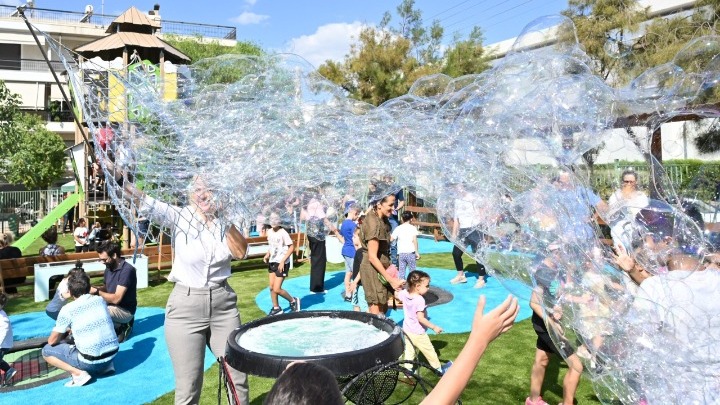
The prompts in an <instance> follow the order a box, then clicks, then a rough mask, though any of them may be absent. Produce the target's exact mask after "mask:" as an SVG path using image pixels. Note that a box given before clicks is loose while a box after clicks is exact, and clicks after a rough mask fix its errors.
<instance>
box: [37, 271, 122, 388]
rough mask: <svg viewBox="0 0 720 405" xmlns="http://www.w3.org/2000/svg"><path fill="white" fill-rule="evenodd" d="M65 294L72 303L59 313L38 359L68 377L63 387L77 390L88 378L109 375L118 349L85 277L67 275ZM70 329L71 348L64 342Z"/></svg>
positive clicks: (110, 325)
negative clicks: (67, 291) (69, 378)
mask: <svg viewBox="0 0 720 405" xmlns="http://www.w3.org/2000/svg"><path fill="white" fill-rule="evenodd" d="M68 290H70V295H71V296H72V297H73V298H74V301H73V302H70V303H68V304H67V305H65V306H64V307H62V309H60V314H58V319H57V321H56V323H55V327H54V328H53V330H52V333H51V334H50V337H49V338H48V343H47V344H46V345H45V346H44V347H43V349H42V355H43V358H44V359H45V361H47V362H48V364H50V365H52V366H55V367H57V368H59V369H61V370H65V371H67V372H69V373H70V374H71V375H72V379H71V380H70V381H68V382H67V383H66V384H65V386H66V387H79V386H82V385H85V384H87V382H88V381H90V379H92V375H101V374H105V373H110V372H113V371H114V370H115V368H114V366H113V358H115V355H116V354H117V352H118V349H119V347H120V346H119V344H118V339H117V336H116V335H115V330H114V329H113V323H112V319H110V312H108V309H107V305H105V301H104V300H103V299H102V298H101V297H97V296H94V295H90V278H89V277H88V276H87V274H85V273H84V272H83V273H80V272H78V273H72V274H70V277H68ZM70 329H72V334H73V338H74V340H75V342H74V344H69V343H66V342H64V339H65V337H66V336H67V334H68V330H70Z"/></svg>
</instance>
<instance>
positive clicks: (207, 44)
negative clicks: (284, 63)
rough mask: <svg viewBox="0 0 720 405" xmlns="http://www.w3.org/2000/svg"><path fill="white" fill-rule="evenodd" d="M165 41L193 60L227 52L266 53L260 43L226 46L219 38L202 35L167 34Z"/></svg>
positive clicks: (243, 42) (243, 53)
mask: <svg viewBox="0 0 720 405" xmlns="http://www.w3.org/2000/svg"><path fill="white" fill-rule="evenodd" d="M165 41H166V42H167V43H169V44H170V45H172V46H174V47H175V48H177V49H178V50H179V51H180V52H182V53H184V54H185V55H187V56H188V57H189V58H190V60H191V61H192V62H197V61H199V60H201V59H205V58H212V57H215V56H220V55H227V54H240V55H256V56H260V55H263V54H264V53H265V52H264V51H263V50H262V48H260V47H259V46H258V45H256V44H254V43H252V42H247V41H238V42H237V43H236V44H235V46H224V45H222V44H220V42H218V41H217V40H212V41H208V40H206V39H205V38H203V37H202V36H197V37H194V38H188V37H180V36H177V35H166V36H165Z"/></svg>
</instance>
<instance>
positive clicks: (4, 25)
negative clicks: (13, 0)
mask: <svg viewBox="0 0 720 405" xmlns="http://www.w3.org/2000/svg"><path fill="white" fill-rule="evenodd" d="M54 4H57V2H55V3H54ZM42 6H43V4H42V1H32V0H30V1H28V2H27V5H26V8H25V15H26V16H27V17H28V19H29V20H30V22H31V23H32V24H33V25H35V26H36V27H37V28H38V29H39V30H41V31H43V32H45V33H47V34H49V35H50V36H51V37H52V38H53V39H55V40H56V41H58V42H59V43H61V44H63V45H64V46H66V47H67V48H69V49H72V50H74V49H76V48H78V47H80V46H81V45H84V44H87V43H89V42H92V41H95V40H97V39H99V38H102V37H106V36H107V35H108V33H106V30H107V28H108V27H109V26H110V24H111V23H112V22H113V21H114V20H115V19H116V18H117V17H118V16H115V15H102V14H97V13H95V12H94V10H93V7H92V6H87V7H86V8H85V10H54V9H47V8H42ZM147 17H148V18H149V19H150V20H151V21H153V22H156V23H158V25H159V27H160V28H159V31H158V34H157V35H158V36H159V37H160V38H162V36H163V35H167V34H172V35H179V36H189V37H195V36H198V35H199V36H202V37H203V38H206V39H211V40H217V41H218V42H220V43H221V44H222V45H226V46H234V45H235V43H236V29H235V27H230V26H219V25H208V24H199V23H191V22H180V21H163V20H162V18H161V16H160V6H159V5H158V4H156V5H155V6H154V8H153V9H152V10H149V11H147ZM38 38H39V40H40V45H41V46H42V48H43V50H44V51H45V52H46V53H47V55H48V57H49V59H50V63H51V64H52V65H53V68H54V69H55V71H56V73H58V77H59V79H60V81H61V83H62V85H63V86H64V87H65V90H66V93H67V87H66V78H65V77H64V76H63V75H62V74H61V73H62V72H63V70H64V69H63V67H62V64H61V63H60V62H59V60H58V57H57V55H54V54H53V52H52V50H51V49H50V47H49V46H48V44H46V43H45V40H44V37H43V36H38ZM0 80H3V81H4V82H5V84H6V85H7V87H8V89H9V90H10V91H12V92H14V93H16V94H19V95H20V97H21V100H22V107H21V108H22V109H23V110H24V111H25V112H27V113H32V114H37V115H39V116H40V117H42V119H43V120H45V121H46V122H47V128H48V129H49V130H50V131H53V132H55V133H57V134H58V135H60V136H61V137H62V139H63V140H64V141H65V144H66V145H67V146H68V147H70V146H72V145H74V144H76V143H77V137H76V130H75V123H74V122H73V119H72V115H71V113H70V106H68V105H67V104H66V103H65V101H64V100H63V97H62V94H61V91H60V89H59V87H58V85H57V84H56V82H55V80H54V78H53V76H52V74H51V71H50V69H49V67H48V65H47V63H46V61H45V60H44V58H43V55H42V52H41V50H40V48H39V47H38V45H37V43H36V42H35V40H34V38H33V36H32V35H31V33H30V32H29V30H28V27H27V25H26V24H25V22H24V21H23V20H22V18H20V17H19V15H18V10H17V8H16V7H13V6H6V5H0Z"/></svg>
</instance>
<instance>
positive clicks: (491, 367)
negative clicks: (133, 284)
mask: <svg viewBox="0 0 720 405" xmlns="http://www.w3.org/2000/svg"><path fill="white" fill-rule="evenodd" d="M68 236H69V235H65V237H64V238H63V239H62V240H63V244H66V243H72V238H71V237H70V238H69V242H68ZM39 241H40V242H42V240H41V239H40V240H39ZM36 244H37V246H36ZM70 246H72V245H70ZM40 247H42V244H39V243H38V242H36V243H35V244H33V245H31V247H30V248H28V253H30V254H36V252H37V251H38V250H39V249H40ZM71 248H72V247H71ZM32 252H35V253H32ZM466 259H467V257H466ZM468 262H470V260H466V263H468ZM418 266H419V267H431V268H444V269H448V275H449V276H451V275H452V274H453V273H454V270H452V269H454V266H453V261H452V256H451V255H450V254H449V253H440V254H427V255H423V256H422V259H421V260H420V262H419V263H418ZM341 268H342V265H339V264H330V263H328V271H335V270H340V269H341ZM466 270H468V271H475V265H474V264H471V265H467V266H466ZM309 272H310V265H309V263H300V264H298V265H297V266H296V267H295V268H294V269H293V270H292V271H291V272H290V278H294V277H301V276H306V275H308V274H309ZM148 276H149V279H150V286H149V288H146V289H142V290H138V302H139V304H140V305H141V306H153V307H164V306H165V302H166V301H167V297H168V295H169V294H170V290H171V289H172V283H170V282H168V281H167V280H166V279H165V277H166V276H167V272H163V273H158V272H156V271H151V272H150V274H149V275H148ZM228 281H229V283H230V285H231V286H232V287H233V288H234V289H235V291H236V292H237V295H238V307H239V309H240V315H241V317H242V321H243V322H249V321H252V320H255V319H258V318H261V317H263V316H265V312H264V311H263V309H261V308H258V307H257V306H256V305H255V296H256V295H257V294H258V293H260V292H261V291H262V290H264V289H265V288H267V270H266V269H265V267H264V264H263V263H262V261H261V260H260V259H255V260H247V261H243V262H235V263H234V266H233V275H232V277H230V279H229V280H228ZM46 304H47V303H46V302H40V303H35V302H33V293H32V287H31V286H26V287H22V288H20V291H19V295H18V297H15V298H13V299H12V300H11V301H10V303H9V305H8V307H7V312H8V313H9V314H18V313H23V312H30V311H44V310H45V305H46ZM470 310H474V308H468V311H470ZM447 316H453V314H448V315H447ZM439 322H442V321H441V320H439ZM48 332H49V331H48ZM467 337H468V334H467V333H459V334H441V335H432V337H431V339H432V341H433V345H434V346H435V348H436V349H437V351H438V353H439V355H440V359H441V360H443V361H446V360H453V359H454V358H455V356H457V354H458V353H459V352H460V350H461V349H462V347H463V344H464V343H465V340H466V339H467ZM535 339H536V335H535V332H534V331H533V328H532V325H531V323H530V320H525V321H522V322H519V323H518V324H516V325H515V326H514V327H513V328H512V329H511V330H510V331H509V332H508V333H506V334H505V335H503V336H501V337H500V338H499V339H498V340H497V341H496V342H494V343H493V344H492V345H491V346H490V347H489V348H488V350H487V351H486V353H485V355H484V357H483V359H482V361H481V362H480V365H479V366H478V368H477V369H476V370H475V373H474V374H473V377H472V379H471V380H470V383H469V384H468V386H467V388H466V390H465V391H464V392H463V394H462V397H461V400H462V402H463V403H464V404H520V403H523V402H524V401H525V397H527V395H528V390H529V382H530V367H531V366H532V362H533V359H534V356H535ZM566 370H567V367H566V366H565V365H564V363H560V362H558V361H557V360H556V359H555V360H553V361H551V365H550V367H549V368H548V372H547V376H546V378H545V385H544V387H543V389H544V392H543V399H545V400H546V401H547V402H549V403H551V404H552V403H559V402H561V401H562V386H561V384H562V377H563V376H564V374H565V371H566ZM272 383H273V380H272V379H268V378H260V377H254V376H250V397H251V401H252V404H262V401H263V399H264V398H265V395H266V393H267V392H268V391H269V390H270V388H271V386H272ZM217 389H218V367H217V366H216V365H215V366H213V367H211V368H210V369H209V370H208V371H207V372H206V373H205V382H204V384H203V391H202V397H201V402H202V403H216V402H217ZM576 398H577V403H580V404H588V403H590V404H592V403H599V401H598V400H597V398H596V397H595V394H594V393H593V391H592V387H591V385H590V383H589V382H588V381H587V380H586V379H583V380H582V382H581V384H580V387H579V388H578V392H577V395H576ZM153 403H154V404H172V403H173V393H172V392H170V393H168V394H166V395H163V396H162V397H160V398H158V399H157V400H155V401H154V402H153Z"/></svg>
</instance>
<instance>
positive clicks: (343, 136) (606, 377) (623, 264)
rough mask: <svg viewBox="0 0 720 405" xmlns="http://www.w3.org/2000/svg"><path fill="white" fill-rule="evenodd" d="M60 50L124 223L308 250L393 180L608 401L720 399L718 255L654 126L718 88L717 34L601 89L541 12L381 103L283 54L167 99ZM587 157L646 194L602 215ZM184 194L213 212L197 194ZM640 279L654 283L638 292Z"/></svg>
mask: <svg viewBox="0 0 720 405" xmlns="http://www.w3.org/2000/svg"><path fill="white" fill-rule="evenodd" d="M48 42H49V43H51V46H54V47H55V48H56V49H55V50H56V51H57V52H59V53H63V52H65V51H64V50H63V49H62V48H61V47H58V46H57V45H54V44H53V43H52V41H51V40H50V39H48ZM607 47H611V46H610V45H608V46H607ZM611 50H612V51H613V52H615V53H616V54H617V55H618V57H622V56H624V52H625V51H624V50H622V49H620V47H619V45H618V48H617V49H616V50H613V49H611ZM65 55H66V58H65V61H64V63H65V64H66V68H67V70H68V72H69V76H68V77H69V78H70V83H71V85H72V88H73V93H74V96H75V98H76V99H77V100H78V101H79V104H80V106H81V107H82V110H83V115H84V117H83V119H84V121H86V122H87V124H88V128H89V130H90V133H91V134H92V136H93V139H94V141H95V142H94V145H95V154H96V155H97V157H98V160H99V162H100V163H101V165H102V167H103V170H104V171H105V174H106V177H107V179H108V186H109V188H110V190H111V191H112V197H113V202H114V204H116V205H117V206H118V207H119V210H120V212H121V215H122V216H123V219H124V220H125V222H126V223H127V224H128V226H129V227H130V228H131V229H133V230H134V231H136V230H137V220H136V218H137V215H138V213H143V214H144V215H145V216H147V217H148V218H150V219H151V220H153V221H154V222H159V223H162V221H160V220H159V219H160V218H162V217H163V212H162V210H161V209H160V208H159V207H160V205H158V206H154V205H152V204H147V201H146V203H145V204H143V203H141V202H139V201H138V200H137V198H134V197H135V194H133V189H135V190H142V192H143V193H144V194H145V195H146V196H148V197H151V198H153V199H155V200H158V201H162V202H165V203H169V204H173V205H177V206H185V205H190V206H191V207H196V208H197V207H199V206H201V205H202V204H205V205H206V206H211V207H212V212H213V213H214V214H215V215H216V217H217V218H218V219H219V220H220V221H221V222H223V223H224V224H234V225H236V226H237V227H239V228H247V226H248V224H249V223H250V222H251V221H256V222H257V223H261V222H265V221H266V220H267V221H270V218H272V221H278V220H279V221H280V222H281V223H283V224H285V225H287V226H289V227H291V228H293V229H294V230H296V231H304V232H307V233H308V234H309V235H310V236H315V237H318V238H322V237H323V236H324V235H325V234H326V233H327V232H328V231H329V229H330V228H332V227H334V226H336V224H337V223H338V220H339V219H340V218H341V217H342V216H343V213H344V210H345V208H346V207H347V206H348V204H352V203H356V204H360V205H363V206H367V204H368V203H371V202H372V201H374V200H377V198H378V197H381V196H383V195H387V194H389V193H396V192H397V191H398V190H399V189H400V188H401V187H402V188H406V189H409V190H412V191H413V192H414V193H415V194H416V195H417V196H418V197H420V198H423V199H424V200H425V201H427V202H434V203H435V206H436V208H437V218H438V221H439V222H440V223H441V224H442V227H443V229H444V232H445V234H446V236H447V237H448V238H449V239H450V240H451V241H452V242H453V243H455V244H456V245H457V246H459V247H461V248H462V249H463V250H465V251H466V252H467V253H468V254H470V255H472V256H473V257H474V258H475V259H477V260H478V261H480V262H482V263H483V264H484V265H485V266H486V267H487V268H488V271H489V273H490V274H491V275H492V276H494V277H497V278H498V279H499V280H500V281H501V282H504V281H505V280H514V281H521V282H522V283H520V284H521V285H523V287H522V288H518V287H513V286H516V285H519V283H507V286H508V288H510V289H511V291H512V292H513V293H515V294H517V295H521V296H524V297H525V298H531V297H532V298H533V301H534V302H537V303H538V304H539V307H540V308H541V309H542V311H543V313H544V314H545V318H544V319H545V324H546V327H547V329H548V331H549V333H550V335H551V337H552V338H553V341H554V342H556V344H557V345H558V346H560V347H563V348H565V349H567V350H565V355H566V356H567V357H568V360H569V361H570V363H571V364H572V365H573V366H577V364H580V363H581V364H582V365H583V367H584V369H585V370H586V371H587V375H588V376H589V378H591V379H592V381H593V383H594V386H595V388H596V392H597V393H598V397H599V398H600V399H601V400H602V401H603V402H607V403H610V402H613V401H617V400H619V401H620V402H622V403H640V402H641V401H643V400H646V401H648V402H649V403H663V402H680V401H681V400H682V401H685V400H687V399H688V398H691V399H692V400H697V401H699V402H704V403H712V402H717V401H720V398H718V395H719V394H718V393H719V392H720V386H719V385H720V384H719V382H720V377H719V376H718V371H717V370H720V367H719V366H720V364H718V363H719V362H720V360H718V359H720V347H719V346H720V310H718V309H717V308H715V306H716V305H717V304H716V303H717V299H715V298H714V297H716V293H714V294H715V295H714V296H713V295H712V294H713V292H712V291H716V290H712V289H711V287H714V286H716V285H717V287H718V288H720V281H718V275H717V274H718V273H717V271H716V270H704V271H700V270H703V269H704V268H705V267H706V264H705V263H704V261H705V260H706V259H707V258H708V257H713V256H712V254H713V251H712V249H713V248H712V246H711V245H710V244H709V243H708V242H709V241H708V239H707V237H706V236H707V235H706V233H704V232H703V229H702V224H701V223H700V222H699V221H698V219H697V217H694V216H693V215H692V214H691V213H690V212H689V211H687V210H686V209H684V208H683V205H682V201H683V200H682V198H681V197H688V196H680V195H678V193H677V191H676V188H677V187H676V186H677V184H676V182H675V183H674V182H673V181H672V178H671V175H670V174H668V173H667V172H666V170H665V167H664V166H663V165H662V163H660V162H659V161H658V160H656V159H655V158H654V157H653V154H652V153H651V152H654V151H653V150H652V147H653V145H654V144H653V142H652V139H653V136H654V135H653V134H654V133H656V132H657V130H659V129H660V128H662V125H663V124H665V125H671V124H670V123H669V122H670V121H672V120H673V119H675V118H678V117H682V116H684V115H686V114H688V111H689V109H690V108H692V106H693V105H695V104H701V103H702V102H703V100H704V99H706V98H707V97H708V95H710V94H712V93H713V92H715V91H716V89H717V86H716V84H717V82H718V79H719V78H720V63H719V62H718V60H720V59H718V58H720V56H719V55H720V38H718V37H702V38H698V39H697V40H695V41H693V42H691V43H689V44H688V45H687V46H686V47H685V48H684V49H683V50H681V51H680V52H679V53H678V54H677V56H676V57H675V58H674V59H673V60H672V61H671V62H668V63H666V64H664V65H661V66H657V67H654V68H651V69H648V70H647V71H645V72H643V73H641V74H639V75H638V76H637V77H636V78H635V79H634V80H631V81H630V83H629V84H628V85H627V86H625V87H622V88H614V87H611V86H609V85H608V84H607V83H606V82H604V81H603V80H601V79H600V78H598V77H597V76H596V75H594V74H593V69H592V66H593V62H592V60H591V59H590V58H589V57H588V55H586V54H585V53H584V52H583V50H582V47H581V46H580V45H579V44H578V40H577V36H576V34H575V29H574V26H573V25H572V22H571V21H570V20H569V19H567V18H565V17H560V16H553V17H547V18H541V19H538V20H536V21H534V22H533V23H531V24H530V25H528V27H526V28H525V30H524V31H523V32H522V33H521V35H520V36H519V37H518V38H517V40H516V42H515V44H514V46H513V48H512V50H511V52H509V53H508V54H507V55H506V56H505V57H504V58H503V59H502V60H499V61H497V62H496V64H495V65H494V66H493V67H492V68H491V69H489V70H487V71H485V72H483V73H480V74H474V75H467V76H463V77H459V78H450V77H448V76H445V75H442V74H437V75H432V76H427V77H423V78H421V79H419V80H418V81H417V82H416V83H415V84H414V85H413V86H412V87H411V88H410V90H409V91H408V93H407V94H405V95H403V96H400V97H398V98H395V99H392V100H389V101H387V102H385V103H384V104H382V105H380V106H379V107H374V106H372V105H369V104H366V103H363V102H360V101H357V100H354V99H351V98H349V97H348V96H347V94H346V93H345V92H344V91H343V90H342V89H340V88H339V87H337V86H335V85H334V84H332V83H331V82H329V81H327V80H326V79H324V78H323V77H321V76H319V75H318V74H317V73H316V72H315V70H314V69H313V68H312V66H310V65H309V64H308V63H307V62H305V61H304V60H302V59H301V58H299V57H296V56H292V55H271V56H263V57H250V56H238V55H225V56H221V57H217V58H212V59H206V60H202V61H199V62H197V63H195V64H194V65H191V66H188V67H183V66H180V67H177V78H178V80H177V83H176V84H177V96H174V97H167V94H166V90H167V88H166V87H167V85H166V86H164V87H165V89H164V90H163V88H164V87H163V86H159V85H158V83H157V81H156V80H155V79H154V78H155V76H153V75H149V74H147V75H146V76H147V77H144V76H143V72H142V71H136V72H135V73H134V74H133V75H131V76H130V77H128V78H126V77H124V76H123V75H122V74H121V73H119V72H117V71H112V70H109V71H108V70H107V69H106V70H102V69H99V68H97V69H94V70H96V71H97V72H101V74H99V73H98V74H95V75H93V74H91V73H90V70H93V69H91V67H89V66H78V65H77V64H75V63H74V62H73V58H72V57H71V55H69V54H67V53H66V54H65ZM87 63H88V62H86V64H87ZM123 94H125V97H120V96H121V95H123ZM692 113H693V117H695V118H717V117H718V114H717V112H716V111H715V110H714V109H711V108H695V109H693V110H692ZM117 118H122V119H117ZM108 128H109V129H108ZM109 135H111V136H109ZM674 142H677V141H672V140H670V141H668V142H664V143H663V148H666V149H667V148H673V147H675V146H676V144H675V143H674ZM103 145H104V146H103ZM598 150H600V151H602V150H605V151H606V152H605V153H610V154H612V156H619V157H618V158H622V159H627V160H633V159H632V158H628V156H629V157H632V156H640V158H635V160H638V161H642V162H643V163H640V164H634V165H635V167H633V169H634V171H633V173H635V174H634V176H635V177H636V179H637V183H638V184H639V185H641V187H639V188H638V189H637V190H634V191H633V190H631V189H630V188H626V187H629V186H626V185H625V184H624V183H621V181H623V180H622V179H618V180H616V181H615V182H614V183H613V186H614V187H616V188H617V190H609V191H608V192H609V193H613V195H615V197H612V196H611V197H610V202H611V204H610V205H608V204H607V202H606V200H607V199H608V195H607V192H606V194H604V195H599V194H598V192H597V190H594V189H593V187H592V183H591V172H592V170H591V168H590V167H588V165H586V164H585V163H584V161H583V156H584V155H585V156H587V154H588V153H590V154H592V153H597V151H598ZM668 150H669V149H668ZM655 152H656V151H655ZM666 152H667V150H666ZM599 153H603V152H599ZM618 174H619V172H618ZM695 176H697V177H695V178H694V180H693V181H695V180H697V181H698V184H701V186H702V185H703V184H704V186H702V187H705V186H707V185H708V183H712V182H713V181H715V182H717V181H718V178H717V177H713V176H714V175H713V172H712V170H708V171H703V170H700V172H698V173H697V174H696V175H695ZM198 184H201V185H202V189H203V190H204V191H207V192H208V193H207V195H209V196H210V198H211V200H212V201H211V202H208V201H196V200H197V198H195V197H193V196H195V194H193V190H194V189H195V188H197V185H198ZM642 186H645V187H642ZM701 186H698V187H701ZM698 189H699V188H698ZM631 191H632V192H631ZM633 193H635V194H633ZM641 194H642V195H641ZM642 196H644V200H643V198H641V197H642ZM690 197H699V195H697V196H690ZM193 198H195V200H194V199H193ZM638 201H642V202H641V203H638ZM686 201H687V200H686ZM599 222H605V223H607V224H608V225H609V226H610V228H611V229H612V233H613V235H614V236H615V238H614V240H613V241H610V242H609V243H608V242H607V241H604V240H603V239H606V237H603V236H602V234H601V232H600V229H598V223H599ZM189 223H190V224H192V221H190V222H189ZM176 226H177V224H176ZM470 235H474V236H473V238H476V239H477V240H476V241H475V242H473V243H469V239H471V238H470ZM610 245H615V248H616V249H617V250H616V251H613V249H611V246H610ZM470 246H472V247H470ZM616 253H619V256H616ZM640 273H642V274H640ZM639 274H640V275H641V276H642V277H645V276H646V275H651V276H652V277H651V278H650V279H648V280H646V281H643V288H642V289H638V286H637V281H639V279H637V278H636V276H639ZM634 278H635V279H634ZM646 283H649V284H646ZM646 285H647V286H649V287H648V288H647V289H646V288H644V287H645V286H646ZM571 352H575V353H577V355H578V356H579V358H578V359H577V360H576V361H575V360H573V359H574V357H573V358H570V357H572V356H570V355H569V353H571Z"/></svg>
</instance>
